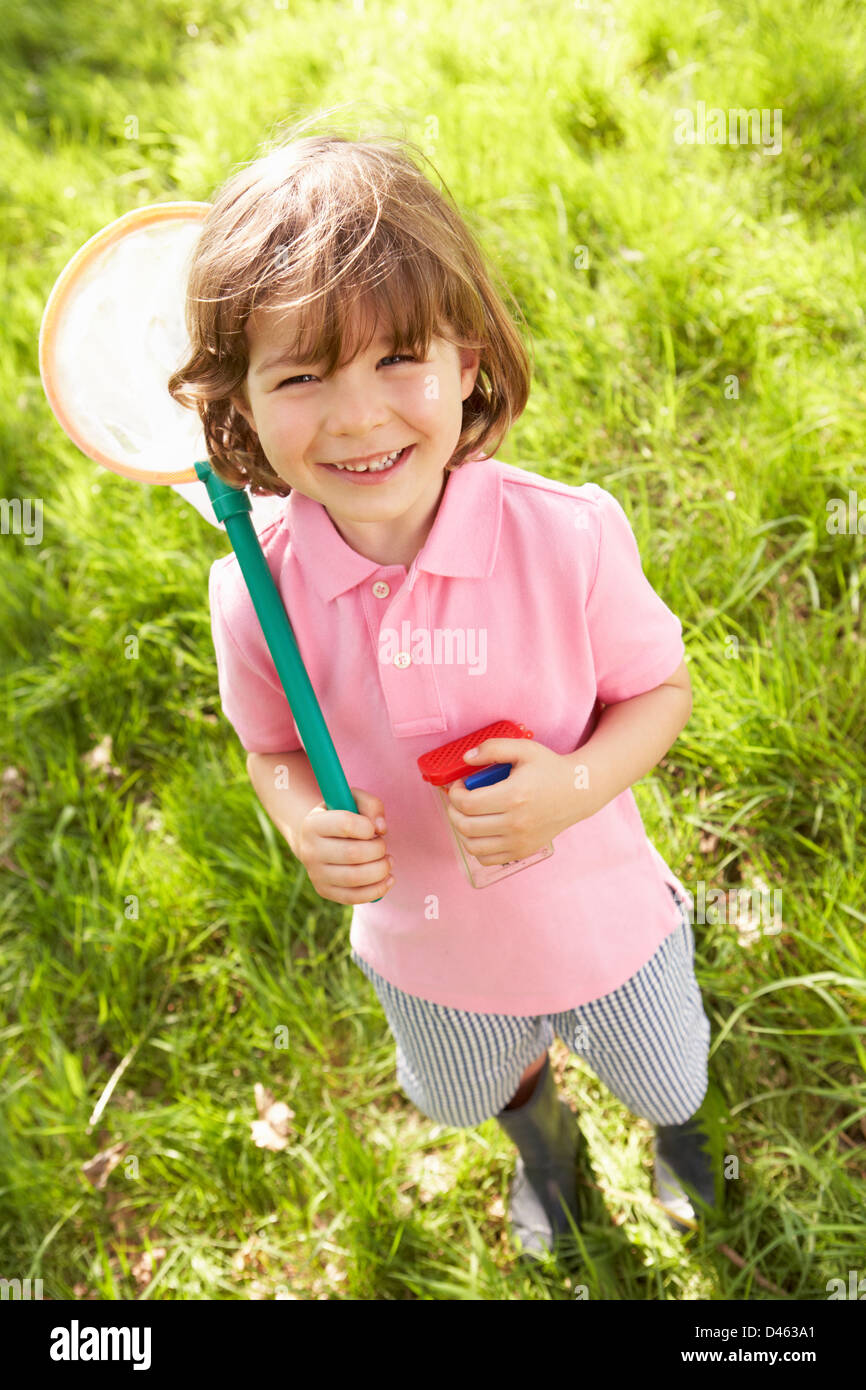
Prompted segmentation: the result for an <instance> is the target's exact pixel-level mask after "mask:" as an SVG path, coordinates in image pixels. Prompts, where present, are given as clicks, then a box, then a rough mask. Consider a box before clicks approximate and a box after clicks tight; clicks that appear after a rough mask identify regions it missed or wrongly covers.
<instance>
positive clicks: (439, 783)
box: [418, 719, 532, 787]
mask: <svg viewBox="0 0 866 1390" xmlns="http://www.w3.org/2000/svg"><path fill="white" fill-rule="evenodd" d="M486 738H532V730H531V729H527V727H526V725H525V724H515V723H514V722H513V720H511V719H497V721H496V723H495V724H485V725H484V728H483V729H475V730H473V732H472V733H471V734H464V735H463V737H462V738H454V739H452V740H451V742H450V743H441V744H440V745H439V747H438V748H431V749H429V750H428V752H426V753H422V754H421V757H420V758H419V759H418V767H419V768H420V769H421V776H422V777H423V778H424V781H425V782H431V783H432V784H433V786H434V787H443V786H445V784H446V783H447V782H457V781H459V779H460V778H461V777H468V776H469V774H470V772H477V771H478V770H479V768H482V767H490V766H491V764H490V763H467V762H464V761H463V754H464V753H465V752H466V751H467V749H469V748H477V746H478V744H479V743H483V742H484V740H485V739H486Z"/></svg>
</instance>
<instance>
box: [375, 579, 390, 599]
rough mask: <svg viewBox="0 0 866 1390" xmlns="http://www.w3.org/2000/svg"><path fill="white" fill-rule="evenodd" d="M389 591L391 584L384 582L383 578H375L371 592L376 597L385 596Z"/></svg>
mask: <svg viewBox="0 0 866 1390" xmlns="http://www.w3.org/2000/svg"><path fill="white" fill-rule="evenodd" d="M390 592H391V585H390V584H386V583H385V581H384V579H377V580H376V583H375V584H374V585H373V593H374V594H375V595H376V597H377V598H387V597H388V595H389V594H390Z"/></svg>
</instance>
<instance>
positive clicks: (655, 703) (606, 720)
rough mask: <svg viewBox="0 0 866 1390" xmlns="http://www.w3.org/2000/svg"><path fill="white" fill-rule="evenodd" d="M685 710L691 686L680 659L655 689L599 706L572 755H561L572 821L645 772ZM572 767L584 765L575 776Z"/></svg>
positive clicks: (674, 735) (681, 723)
mask: <svg viewBox="0 0 866 1390" xmlns="http://www.w3.org/2000/svg"><path fill="white" fill-rule="evenodd" d="M691 712H692V685H691V681H690V679H689V673H688V670H687V668H686V663H685V661H682V662H681V663H680V665H679V667H678V668H677V670H676V671H674V673H673V675H671V676H669V677H668V679H667V680H666V681H663V682H662V684H661V685H658V686H656V687H655V689H653V690H646V691H644V693H643V694H642V695H635V696H634V697H633V698H632V699H631V700H621V701H620V702H619V703H618V704H615V705H603V706H602V712H601V715H600V717H599V720H598V723H597V724H596V727H595V730H594V732H593V734H592V736H591V737H590V738H589V739H588V740H587V741H586V743H584V744H582V745H581V747H580V748H576V749H575V751H574V752H573V753H563V754H562V758H563V762H564V763H565V764H567V765H568V768H569V770H570V773H571V776H572V787H573V788H574V789H573V791H572V793H571V795H572V797H573V802H572V804H573V806H574V810H575V820H584V819H586V817H587V816H594V815H595V814H596V812H597V811H600V810H601V809H602V807H604V806H606V805H607V804H608V802H609V801H612V800H613V799H614V797H616V796H619V794H620V792H624V791H625V790H626V788H627V787H631V786H633V785H634V783H635V782H639V781H640V779H641V778H642V777H644V776H646V774H647V773H648V772H649V771H650V769H651V768H654V767H655V766H656V764H657V763H658V762H660V761H661V759H662V758H663V757H664V755H665V753H666V752H667V751H668V749H669V748H670V747H671V745H672V744H673V743H675V742H676V740H677V739H678V738H679V735H680V734H681V733H682V731H683V729H684V728H685V726H686V724H687V723H688V722H689V718H690V716H691ZM578 768H585V769H586V774H585V776H582V777H581V778H579V779H578V778H577V777H576V776H575V771H576V769H578ZM575 782H577V783H578V786H577V787H575V786H574V784H575ZM580 783H583V784H584V785H580ZM587 803H589V807H591V809H588V806H587Z"/></svg>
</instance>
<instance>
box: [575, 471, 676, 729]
mask: <svg viewBox="0 0 866 1390" xmlns="http://www.w3.org/2000/svg"><path fill="white" fill-rule="evenodd" d="M588 490H589V489H588ZM591 496H592V497H593V500H594V501H595V502H596V504H597V515H598V521H599V534H598V555H597V560H596V570H595V578H594V580H593V583H592V587H591V589H590V591H589V597H588V599H587V603H586V621H587V625H588V629H589V638H590V643H591V645H592V654H593V659H594V662H595V676H596V688H597V690H598V697H599V699H600V700H602V701H603V702H604V704H606V705H612V704H617V703H618V702H619V701H620V700H630V699H632V698H633V696H635V695H643V694H644V692H645V691H647V690H653V689H654V688H655V687H656V686H657V685H661V683H662V681H663V680H665V679H666V678H667V677H668V676H671V675H673V673H674V671H675V670H676V669H677V667H678V666H679V665H680V663H681V661H682V660H683V657H684V656H685V645H684V643H683V639H682V623H681V622H680V620H679V618H678V617H676V615H675V614H674V613H672V612H671V610H670V609H669V608H668V606H667V604H666V603H665V602H664V601H663V600H662V599H661V598H660V597H659V595H658V594H657V593H656V591H655V589H654V588H653V587H652V585H651V584H650V582H649V580H648V579H647V577H646V575H645V574H644V572H643V566H642V565H641V559H640V552H639V550H638V545H637V541H636V540H635V536H634V532H633V531H632V529H631V526H630V525H629V521H628V517H627V516H626V514H625V512H624V511H623V509H622V507H621V506H620V504H619V502H617V500H616V498H615V497H614V496H613V495H612V494H611V493H609V492H606V491H605V489H604V488H601V487H598V486H597V485H596V486H592V488H591Z"/></svg>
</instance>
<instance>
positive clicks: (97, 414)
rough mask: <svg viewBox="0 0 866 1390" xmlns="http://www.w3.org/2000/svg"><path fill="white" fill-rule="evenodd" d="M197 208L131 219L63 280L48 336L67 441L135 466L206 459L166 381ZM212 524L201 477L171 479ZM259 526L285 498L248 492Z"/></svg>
mask: <svg viewBox="0 0 866 1390" xmlns="http://www.w3.org/2000/svg"><path fill="white" fill-rule="evenodd" d="M201 226H202V224H201V221H200V220H199V219H198V218H196V217H189V218H182V219H180V218H177V217H174V218H172V219H170V220H164V221H155V222H151V223H150V224H148V225H146V226H139V227H133V228H132V229H131V230H130V231H128V232H127V233H126V234H125V235H124V236H122V237H120V238H119V239H117V240H116V241H114V242H113V243H112V244H111V245H109V246H108V247H107V248H106V249H104V250H102V251H100V252H99V253H98V254H96V255H94V256H92V257H91V258H90V259H89V261H87V263H86V265H85V266H84V268H83V269H82V270H81V271H80V272H79V273H78V274H77V276H76V277H75V278H74V280H73V282H72V284H71V286H68V287H67V291H66V294H65V296H64V299H63V308H62V312H61V313H60V314H59V316H58V318H57V319H56V320H55V325H54V333H53V337H52V342H51V353H52V368H53V370H52V372H51V384H52V386H53V389H54V392H55V394H56V396H57V398H58V399H59V401H60V403H61V404H62V407H63V410H64V411H65V412H66V415H67V417H68V422H69V424H70V425H71V427H72V428H73V429H74V430H76V431H77V433H78V438H77V439H76V440H75V442H76V443H77V444H78V446H79V447H80V448H83V449H84V452H85V453H87V454H88V456H89V457H93V456H94V452H99V453H102V454H104V455H106V456H107V457H108V458H109V459H112V460H113V461H115V462H116V463H118V464H120V465H122V466H126V467H128V468H132V469H136V470H140V471H141V472H142V473H144V474H147V473H153V474H154V475H156V474H160V473H161V474H178V475H182V474H183V473H184V472H186V471H187V470H189V469H191V468H192V466H193V464H194V463H195V462H196V460H198V459H205V458H206V457H207V453H206V451H205V441H204V431H203V430H202V427H201V422H200V421H199V418H198V415H197V413H196V412H195V411H194V410H190V409H187V408H185V407H184V406H182V405H180V404H179V403H178V402H177V401H175V400H173V399H172V397H171V396H170V395H169V393H168V390H167V386H168V379H169V377H170V376H171V374H172V372H174V371H176V370H177V368H178V367H179V366H180V365H181V363H182V362H183V361H184V360H185V358H186V356H187V353H188V350H189V339H188V336H187V332H186V326H185V323H184V300H185V295H186V283H187V277H188V274H189V266H190V260H191V256H192V252H193V248H194V246H195V243H196V242H197V241H198V238H199V236H200V235H201ZM172 486H174V487H175V490H176V491H177V492H178V493H179V494H180V495H181V496H182V497H183V498H184V499H185V500H186V501H187V502H190V503H191V504H192V505H193V506H194V507H195V508H196V510H197V511H198V512H199V513H200V514H201V515H202V516H203V517H204V518H205V519H206V520H207V521H209V522H211V524H212V525H214V526H217V525H218V524H219V523H218V522H217V520H216V517H215V516H214V513H213V508H212V507H211V503H210V498H209V497H208V495H207V489H206V488H205V486H204V484H203V483H201V482H199V481H197V480H194V481H192V482H183V483H176V484H172ZM250 500H251V502H252V506H253V518H254V522H255V524H256V527H257V529H260V527H261V524H263V522H265V521H267V520H269V519H270V517H271V516H272V515H273V514H274V513H275V512H276V511H277V510H278V509H279V507H280V506H281V505H283V504H284V502H285V499H284V498H278V497H266V498H256V497H251V499H250Z"/></svg>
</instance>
